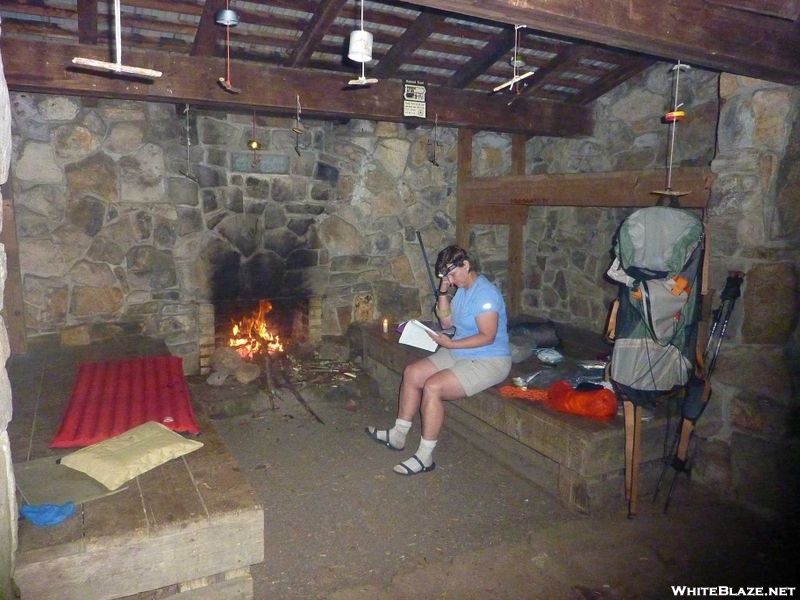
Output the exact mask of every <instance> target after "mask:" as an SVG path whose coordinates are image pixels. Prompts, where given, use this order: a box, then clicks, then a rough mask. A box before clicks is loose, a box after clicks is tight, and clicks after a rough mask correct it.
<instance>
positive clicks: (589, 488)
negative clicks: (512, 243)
mask: <svg viewBox="0 0 800 600" xmlns="http://www.w3.org/2000/svg"><path fill="white" fill-rule="evenodd" d="M518 320H520V321H521V320H524V319H518ZM359 329H360V332H361V336H360V343H361V352H362V356H363V366H364V369H365V370H366V371H367V372H368V373H370V375H372V376H373V377H375V379H377V380H378V381H379V382H380V383H381V394H382V396H383V397H384V398H386V400H387V401H389V402H395V401H396V399H397V393H398V388H399V384H400V379H401V376H402V373H403V369H404V367H405V365H406V364H408V363H409V362H411V361H412V360H415V359H417V358H419V357H423V356H428V355H429V354H430V353H429V352H426V351H424V350H419V349H417V348H412V347H410V346H406V345H403V344H399V343H398V338H399V334H397V333H395V332H394V331H390V332H389V333H383V332H382V331H381V327H380V324H373V323H366V324H361V325H359ZM558 331H559V335H560V336H561V339H562V342H563V346H564V347H563V348H562V349H561V352H562V354H564V355H565V356H566V357H568V359H570V358H571V359H577V360H581V359H592V360H593V359H596V358H597V356H598V355H599V354H603V353H608V352H610V348H611V346H608V345H606V344H605V343H604V342H603V341H602V339H601V338H600V335H599V334H594V333H590V332H586V331H581V330H577V329H573V328H569V327H566V326H560V327H558ZM541 369H542V366H541V364H540V363H539V361H538V359H536V358H530V359H527V360H526V361H523V362H521V363H519V364H516V365H514V366H513V368H512V371H511V374H510V375H509V378H508V380H507V381H506V382H504V383H503V384H502V385H509V384H511V380H512V378H513V377H515V376H518V375H519V376H522V375H530V374H532V373H535V372H536V371H538V370H541ZM498 388H499V386H495V387H493V388H490V389H488V390H486V391H484V392H481V393H479V394H476V395H475V396H472V397H470V398H464V399H462V400H457V401H455V402H447V403H446V411H447V416H446V420H445V427H446V428H447V429H449V430H451V431H454V432H455V433H457V434H459V435H461V436H463V437H465V438H467V439H468V440H470V441H471V442H473V443H474V444H475V445H477V446H478V447H480V448H481V449H483V450H484V451H486V452H487V453H488V454H490V455H491V456H493V457H495V458H496V459H497V460H499V461H501V462H503V463H505V464H507V465H508V466H509V467H511V468H512V469H514V470H515V471H517V472H518V473H519V474H520V475H522V476H524V477H526V478H527V479H529V480H531V481H533V482H534V483H536V484H538V485H540V486H541V487H543V488H544V489H546V490H547V491H548V492H550V493H551V494H553V495H554V496H556V497H557V498H559V499H560V500H562V501H563V502H564V503H565V504H567V505H569V506H572V507H574V508H577V509H579V510H580V511H582V512H587V513H591V512H593V511H596V510H598V509H602V508H608V507H609V506H614V505H618V506H622V505H623V504H624V502H625V500H624V498H625V496H624V467H625V452H624V451H625V428H624V422H623V418H622V417H621V416H617V417H615V418H613V419H611V420H610V421H597V420H594V419H589V418H586V417H579V416H575V415H569V414H565V413H560V412H557V411H555V410H553V409H550V408H548V407H547V406H544V405H542V404H539V403H533V402H530V401H527V400H520V399H516V398H507V397H505V396H502V395H501V394H500V392H499V391H498ZM660 412H663V411H660ZM666 425H667V420H666V417H665V416H664V415H661V414H658V413H657V415H656V417H655V418H654V419H653V420H652V421H649V422H645V423H643V427H642V445H641V451H642V458H641V460H642V464H643V465H644V466H645V467H648V466H649V467H650V469H649V474H652V473H654V472H655V473H657V472H658V469H659V467H660V465H661V460H660V459H661V457H662V456H663V453H664V450H663V442H664V432H665V427H666ZM646 463H649V465H647V464H646Z"/></svg>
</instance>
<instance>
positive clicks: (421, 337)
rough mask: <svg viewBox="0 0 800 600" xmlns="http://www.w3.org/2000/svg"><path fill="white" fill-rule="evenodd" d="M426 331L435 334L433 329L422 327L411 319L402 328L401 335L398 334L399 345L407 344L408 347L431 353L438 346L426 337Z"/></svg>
mask: <svg viewBox="0 0 800 600" xmlns="http://www.w3.org/2000/svg"><path fill="white" fill-rule="evenodd" d="M428 331H430V332H431V333H436V332H435V331H434V330H433V329H431V328H430V327H428V326H426V325H423V324H422V323H420V322H419V321H417V320H416V319H411V320H410V321H408V322H407V323H406V325H405V327H404V328H403V333H401V334H400V340H399V341H400V343H401V344H407V345H409V346H415V347H417V348H422V349H423V350H429V351H431V352H433V351H434V350H436V348H438V347H439V344H437V343H436V342H434V341H433V340H432V339H431V338H430V336H428V333H427V332H428Z"/></svg>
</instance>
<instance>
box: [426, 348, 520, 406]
mask: <svg viewBox="0 0 800 600" xmlns="http://www.w3.org/2000/svg"><path fill="white" fill-rule="evenodd" d="M428 359H429V360H430V361H431V362H432V363H433V364H434V365H436V368H437V369H438V370H439V371H443V370H445V369H450V371H451V372H452V373H453V375H455V376H456V379H458V382H459V383H460V384H461V387H463V388H464V391H465V392H466V393H467V396H474V395H475V394H477V393H478V392H482V391H483V390H485V389H487V388H490V387H492V386H493V385H497V384H498V383H500V382H502V381H504V380H505V378H506V377H508V374H509V373H510V372H511V357H510V356H493V357H491V358H455V357H454V356H453V354H452V353H451V352H450V350H449V349H448V348H442V347H440V348H439V349H438V350H437V351H436V352H434V353H433V354H431V355H430V356H429V357H428Z"/></svg>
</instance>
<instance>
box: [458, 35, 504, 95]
mask: <svg viewBox="0 0 800 600" xmlns="http://www.w3.org/2000/svg"><path fill="white" fill-rule="evenodd" d="M514 39H515V38H514V30H513V29H507V30H505V31H503V32H502V33H500V34H499V35H498V36H497V37H496V38H495V39H493V40H491V41H490V42H488V43H487V44H486V45H485V46H484V47H483V48H482V49H481V52H480V54H478V55H477V56H475V57H474V58H472V59H470V60H469V61H468V62H467V63H466V64H465V65H464V66H462V67H461V68H460V69H458V70H457V71H456V72H455V73H453V74H452V75H451V76H450V79H449V80H448V81H447V86H448V87H454V88H465V87H467V86H468V85H469V84H470V83H472V82H473V81H475V79H476V78H477V77H478V75H480V74H482V73H484V72H485V71H486V70H487V69H488V68H489V67H491V66H492V65H493V64H494V63H496V62H497V61H498V60H500V59H501V58H502V57H503V55H504V54H505V53H506V52H509V51H510V50H511V49H512V48H513V47H514Z"/></svg>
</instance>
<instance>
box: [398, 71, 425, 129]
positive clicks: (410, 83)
mask: <svg viewBox="0 0 800 600" xmlns="http://www.w3.org/2000/svg"><path fill="white" fill-rule="evenodd" d="M426 93H427V89H426V86H425V82H424V81H422V80H420V79H404V80H403V116H404V117H419V118H420V119H425V118H426V117H427V114H428V111H427V104H426V103H425V94H426Z"/></svg>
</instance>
